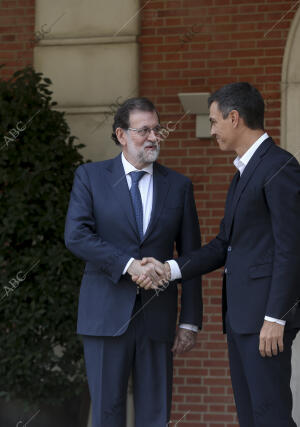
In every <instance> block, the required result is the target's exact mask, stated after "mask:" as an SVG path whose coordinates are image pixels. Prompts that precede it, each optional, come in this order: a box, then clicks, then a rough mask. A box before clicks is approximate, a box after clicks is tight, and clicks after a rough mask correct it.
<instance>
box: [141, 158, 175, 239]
mask: <svg viewBox="0 0 300 427" xmlns="http://www.w3.org/2000/svg"><path fill="white" fill-rule="evenodd" d="M167 174H168V172H167V171H166V170H165V169H163V168H162V167H161V166H160V164H159V163H154V164H153V203H152V211H151V218H150V222H149V225H148V227H147V230H146V233H145V235H144V237H143V240H142V242H143V241H144V240H145V239H147V237H148V236H149V235H150V234H151V232H152V230H153V228H154V227H155V224H156V222H157V221H158V219H159V216H160V213H161V210H162V208H163V206H164V203H165V200H166V196H167V193H168V190H169V187H170V183H169V182H168V180H167V178H166V176H167Z"/></svg>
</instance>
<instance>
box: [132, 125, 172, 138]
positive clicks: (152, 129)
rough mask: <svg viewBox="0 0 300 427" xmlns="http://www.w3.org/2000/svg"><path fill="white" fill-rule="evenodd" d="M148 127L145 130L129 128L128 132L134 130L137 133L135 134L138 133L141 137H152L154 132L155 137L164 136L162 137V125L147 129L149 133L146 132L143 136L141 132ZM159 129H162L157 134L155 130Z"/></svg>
mask: <svg viewBox="0 0 300 427" xmlns="http://www.w3.org/2000/svg"><path fill="white" fill-rule="evenodd" d="M146 127H147V126H145V127H143V128H128V129H127V130H133V131H135V132H137V133H138V134H139V135H140V136H149V135H150V133H151V132H152V131H153V132H154V135H155V136H163V135H162V133H161V132H162V131H163V129H164V128H163V127H162V126H160V125H157V126H155V127H154V128H149V127H147V131H146V133H145V134H144V135H142V134H141V131H145V128H146ZM157 127H159V128H160V130H159V131H157V132H155V128H157Z"/></svg>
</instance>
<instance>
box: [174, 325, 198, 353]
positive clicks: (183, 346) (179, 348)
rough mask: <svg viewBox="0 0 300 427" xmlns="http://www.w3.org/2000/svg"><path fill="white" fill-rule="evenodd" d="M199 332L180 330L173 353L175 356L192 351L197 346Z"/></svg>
mask: <svg viewBox="0 0 300 427" xmlns="http://www.w3.org/2000/svg"><path fill="white" fill-rule="evenodd" d="M196 339H197V332H194V331H190V330H189V329H185V328H178V331H177V334H176V337H175V340H174V344H173V347H172V351H173V353H174V356H176V355H177V354H182V353H185V352H186V351H190V350H191V349H192V348H193V347H194V346H195V344H196Z"/></svg>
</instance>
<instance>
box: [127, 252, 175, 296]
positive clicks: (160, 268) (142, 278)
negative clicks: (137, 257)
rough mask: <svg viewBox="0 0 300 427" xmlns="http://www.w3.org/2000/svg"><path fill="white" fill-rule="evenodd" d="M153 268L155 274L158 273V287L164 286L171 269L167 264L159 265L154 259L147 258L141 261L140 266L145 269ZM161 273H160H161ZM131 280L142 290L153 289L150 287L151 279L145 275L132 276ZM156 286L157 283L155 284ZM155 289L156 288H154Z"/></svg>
mask: <svg viewBox="0 0 300 427" xmlns="http://www.w3.org/2000/svg"><path fill="white" fill-rule="evenodd" d="M152 265H153V266H154V268H155V270H156V272H159V274H160V278H159V282H158V285H159V286H164V285H165V284H166V283H168V282H169V281H170V279H171V269H170V266H169V264H168V263H165V264H163V263H161V262H160V261H158V260H157V259H155V258H152V257H148V258H143V259H142V261H141V266H144V267H147V266H152ZM161 272H162V273H161ZM132 280H133V281H134V282H136V283H137V284H138V285H139V286H140V287H141V288H144V289H153V288H154V287H151V278H150V277H149V276H147V275H146V274H136V275H135V274H133V275H132ZM156 284H157V282H156ZM156 288H157V286H156Z"/></svg>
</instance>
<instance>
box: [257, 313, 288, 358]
mask: <svg viewBox="0 0 300 427" xmlns="http://www.w3.org/2000/svg"><path fill="white" fill-rule="evenodd" d="M283 333H284V326H283V325H279V323H276V322H269V321H268V320H265V321H264V324H263V326H262V328H261V330H260V335H259V352H260V354H261V356H262V357H265V356H268V357H272V356H277V354H278V350H279V351H280V352H282V351H283Z"/></svg>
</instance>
